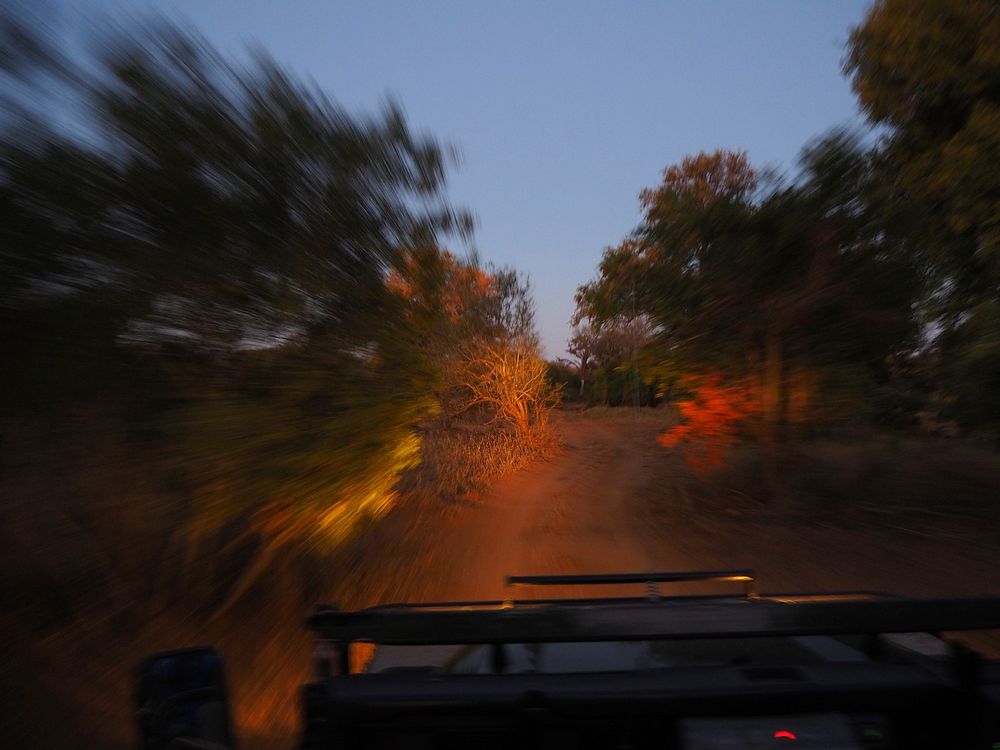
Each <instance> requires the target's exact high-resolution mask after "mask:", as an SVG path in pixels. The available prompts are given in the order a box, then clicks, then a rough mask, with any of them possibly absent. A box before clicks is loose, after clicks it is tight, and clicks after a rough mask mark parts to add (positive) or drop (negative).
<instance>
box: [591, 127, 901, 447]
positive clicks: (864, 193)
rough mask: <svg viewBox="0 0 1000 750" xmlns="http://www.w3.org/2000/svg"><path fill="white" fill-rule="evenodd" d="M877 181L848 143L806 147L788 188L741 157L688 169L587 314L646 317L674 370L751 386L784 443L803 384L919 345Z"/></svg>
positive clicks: (667, 190) (622, 252)
mask: <svg viewBox="0 0 1000 750" xmlns="http://www.w3.org/2000/svg"><path fill="white" fill-rule="evenodd" d="M873 179H874V178H873V176H872V167H871V158H870V156H869V155H868V154H866V153H865V152H864V151H863V150H862V149H861V148H860V146H859V144H858V143H857V141H856V139H854V138H853V137H851V136H849V135H847V134H843V133H834V134H832V135H830V136H828V137H827V138H825V139H823V140H821V141H819V142H817V143H816V144H814V145H813V146H811V147H810V148H808V149H807V150H806V151H805V152H804V154H803V157H802V169H801V173H800V175H799V176H798V178H797V179H796V180H795V181H794V182H793V183H791V184H782V183H781V182H779V181H777V180H775V179H768V180H767V183H768V185H767V188H766V189H763V188H761V187H760V186H759V185H760V182H761V178H759V176H758V175H757V174H756V173H755V172H754V170H753V169H752V168H751V167H750V165H749V162H748V161H747V159H746V157H745V155H743V154H739V153H732V152H725V151H718V152H715V153H714V154H701V155H699V156H697V157H691V158H688V159H685V160H684V162H683V163H682V164H680V165H678V166H674V167H671V168H669V169H667V170H666V172H665V173H664V182H663V184H662V185H661V186H660V187H659V188H657V189H655V190H647V191H644V192H643V194H642V202H643V206H644V208H645V210H646V214H645V217H644V220H643V223H642V224H641V225H640V227H639V228H638V229H637V230H636V231H635V232H634V233H633V235H632V236H631V237H630V238H628V239H627V240H625V241H624V242H623V243H622V244H621V245H619V246H618V247H616V248H612V249H609V250H608V251H607V252H606V253H605V256H604V258H603V260H602V262H601V265H600V274H599V276H598V278H597V280H595V281H594V282H592V283H590V284H588V285H586V286H584V287H582V288H581V289H580V291H579V293H578V296H577V301H578V312H579V313H580V314H583V315H588V316H590V317H592V318H594V319H595V320H596V321H598V323H600V321H603V320H609V319H613V318H614V317H615V316H620V315H626V314H631V315H634V314H635V312H636V311H638V312H640V313H644V314H646V315H648V316H649V318H650V320H651V321H652V323H653V324H655V326H656V327H657V329H658V331H659V332H660V333H659V335H658V337H657V341H658V342H659V346H660V352H661V357H660V359H661V361H663V362H664V363H667V364H669V365H670V368H675V367H676V366H677V365H678V364H679V363H680V362H683V363H684V366H685V367H686V368H687V369H688V371H703V372H712V371H715V372H724V373H727V374H729V375H730V376H732V377H742V376H743V375H745V374H753V375H754V376H755V377H756V378H758V383H759V384H760V385H759V387H760V406H761V415H762V417H763V424H764V425H765V427H766V428H767V429H766V430H765V435H766V436H767V437H768V439H769V440H774V439H777V438H779V437H780V436H781V434H782V432H783V430H784V427H785V425H786V424H787V423H788V421H789V418H790V408H789V404H790V393H791V392H792V391H793V386H794V385H796V384H797V383H798V384H802V383H803V382H804V380H805V378H803V377H800V373H802V372H803V371H812V372H821V373H825V375H826V376H827V379H828V380H830V379H831V378H832V377H833V376H834V373H837V372H841V371H843V370H844V368H845V367H847V368H850V367H852V366H854V367H859V368H861V369H864V368H866V367H868V368H872V369H876V370H877V368H878V367H879V366H880V362H881V360H882V358H883V357H884V356H885V354H886V353H887V352H889V351H891V350H892V347H894V346H900V345H902V342H904V341H905V337H906V336H907V335H908V334H909V333H910V328H911V314H910V305H911V302H912V295H913V293H914V281H915V275H914V269H913V268H912V267H911V265H910V264H909V260H908V258H907V257H906V256H905V255H904V254H901V253H900V252H898V250H897V249H896V248H895V247H894V246H892V245H891V244H890V243H888V242H887V240H886V236H885V233H884V231H883V230H882V225H881V223H880V221H879V216H878V214H877V210H876V204H875V203H874V202H873V200H872V199H870V193H872V192H873V187H872V184H873ZM824 388H825V392H824V393H821V392H820V388H819V387H818V386H814V387H812V388H811V389H810V390H811V391H812V393H811V394H809V397H808V398H810V399H812V401H813V402H814V404H813V405H814V407H815V406H816V405H818V403H819V402H820V401H821V400H822V399H821V397H823V396H825V397H826V398H828V399H829V398H830V396H831V395H832V393H833V384H832V382H828V383H826V384H825V386H824ZM800 390H801V388H800ZM800 401H801V398H800ZM813 414H814V415H815V414H816V411H815V408H814V409H813Z"/></svg>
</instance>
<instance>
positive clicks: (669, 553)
mask: <svg viewBox="0 0 1000 750" xmlns="http://www.w3.org/2000/svg"><path fill="white" fill-rule="evenodd" d="M662 426H663V417H660V418H659V419H657V418H655V415H653V414H652V413H649V412H646V413H643V414H638V415H636V414H620V415H615V416H613V417H605V418H589V417H587V416H575V415H574V416H565V417H564V418H562V419H560V420H559V429H560V431H561V434H562V439H563V442H564V446H563V449H562V450H561V451H560V453H559V454H558V455H557V456H556V457H554V458H553V459H552V460H550V461H548V462H538V463H536V464H534V465H532V466H531V467H529V468H528V469H526V470H524V471H522V472H519V473H518V474H515V475H514V476H511V477H508V478H506V479H505V480H502V481H500V482H498V483H497V484H496V485H494V487H493V488H492V489H491V491H490V492H489V493H488V494H486V495H485V496H483V497H482V498H481V499H479V500H478V501H477V502H476V503H474V504H472V505H470V506H468V507H465V508H462V509H461V510H459V511H458V512H457V513H456V514H455V516H454V518H453V519H452V522H451V523H449V524H447V525H444V526H442V527H441V528H438V529H435V530H434V531H432V532H429V533H430V534H431V536H430V538H428V539H427V540H426V541H427V542H428V543H430V544H431V545H432V546H433V547H434V548H436V549H438V550H447V553H446V554H439V555H437V556H435V558H434V559H433V560H432V561H429V563H428V564H427V565H426V566H425V567H424V569H423V570H422V572H421V575H420V577H419V581H417V582H415V583H414V584H413V585H412V586H411V587H410V589H411V590H410V591H408V592H405V593H408V594H410V598H419V599H425V600H426V599H428V598H430V599H439V600H440V599H473V598H490V599H493V598H503V597H504V596H506V595H508V594H509V593H511V592H508V591H507V590H506V588H505V586H504V581H505V578H506V576H507V575H510V574H523V573H570V572H573V573H580V572H601V571H626V570H642V571H645V570H653V569H656V568H661V569H662V568H668V569H669V568H678V567H686V566H687V561H685V560H684V559H683V558H682V557H681V556H680V555H679V554H678V553H677V552H676V550H674V549H672V548H671V547H670V546H669V545H666V544H663V543H661V542H660V541H658V538H657V536H656V534H655V533H653V532H652V531H651V529H650V527H649V525H648V524H646V523H643V520H642V517H643V514H642V513H641V512H640V511H641V509H642V499H641V498H642V494H643V493H642V490H643V487H644V486H645V484H646V483H647V482H648V476H647V472H646V466H647V465H648V463H649V462H651V461H654V460H656V458H657V456H656V453H657V451H662V449H661V448H658V446H657V445H656V443H655V441H654V439H653V438H654V436H655V434H656V433H657V431H658V430H660V429H662ZM515 593H516V595H517V596H519V597H527V596H532V595H533V594H532V592H531V591H518V592H515ZM567 593H572V592H567ZM550 595H551V594H550Z"/></svg>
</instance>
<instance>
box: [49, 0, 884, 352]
mask: <svg viewBox="0 0 1000 750" xmlns="http://www.w3.org/2000/svg"><path fill="white" fill-rule="evenodd" d="M54 2H55V5H56V7H57V8H58V9H59V10H60V15H61V16H62V18H61V19H60V20H61V21H63V22H67V23H73V24H76V23H77V22H79V21H80V20H81V19H83V18H86V19H89V20H100V19H102V18H106V17H110V18H114V19H117V20H123V17H129V16H138V17H143V16H146V15H148V14H149V13H150V12H159V13H162V14H165V15H167V16H168V17H172V18H177V19H180V20H182V21H186V22H189V23H190V24H191V25H193V26H194V27H195V28H197V29H198V30H200V31H201V32H202V33H203V34H204V35H205V36H206V37H207V38H208V39H209V40H210V41H211V42H212V43H213V44H215V45H216V46H217V47H219V48H220V49H221V50H222V51H223V52H226V53H233V54H237V55H238V54H240V53H242V51H243V50H244V49H245V47H246V46H247V45H248V44H252V43H255V42H256V43H259V44H261V45H262V46H263V47H265V48H266V49H267V50H268V51H269V52H270V53H271V54H272V55H273V56H274V57H275V59H277V60H278V62H280V63H281V64H283V65H284V66H286V67H287V68H289V69H291V70H292V71H294V72H296V73H298V74H299V75H300V76H302V77H304V78H305V77H311V78H312V79H314V80H315V81H316V82H317V83H318V84H319V85H320V86H321V87H322V88H323V89H324V90H325V91H326V92H327V93H329V94H330V95H331V96H332V97H333V98H334V99H336V100H337V101H339V102H340V103H341V104H342V105H344V106H345V107H346V108H347V109H348V110H351V111H355V112H360V111H363V110H366V111H371V110H374V109H377V108H378V107H379V105H380V103H381V102H382V101H383V100H384V99H385V98H386V97H387V96H392V97H394V98H396V99H397V100H398V101H399V102H400V103H401V104H402V105H403V107H404V109H405V110H406V112H407V113H408V115H409V119H410V123H411V125H412V126H413V127H414V128H415V129H417V130H426V131H429V132H431V133H433V134H435V135H436V136H438V137H440V138H442V139H444V140H446V141H449V142H451V143H453V144H454V145H456V146H457V147H458V148H459V150H460V152H461V154H462V164H461V165H460V167H459V168H458V169H457V171H455V172H453V174H452V177H451V179H450V181H449V185H450V188H449V194H450V196H451V198H452V200H453V202H454V203H455V204H457V205H463V206H465V207H467V208H469V209H471V210H472V211H473V212H474V213H475V215H476V216H477V218H478V229H477V232H476V238H475V243H474V244H475V246H476V248H477V249H478V251H479V252H480V254H481V256H482V257H483V258H484V259H485V260H490V261H494V262H496V263H499V264H506V265H511V266H514V267H515V268H517V269H519V270H521V271H523V272H525V273H526V274H528V275H529V277H530V279H531V281H532V284H533V286H534V293H535V299H536V302H537V305H538V323H539V328H540V331H541V334H542V341H543V344H544V345H545V349H546V354H547V356H549V357H556V356H561V355H562V354H563V352H564V347H565V342H566V338H567V336H568V333H569V325H568V320H569V317H570V315H571V314H572V312H573V293H574V291H575V289H576V287H577V286H578V285H580V284H582V283H583V282H585V281H587V280H588V279H589V278H590V277H592V276H593V275H594V273H595V271H596V267H597V263H598V261H599V259H600V256H601V251H602V250H603V249H604V247H606V246H607V245H613V244H616V243H617V242H618V241H619V240H620V239H621V238H622V237H623V236H624V235H625V234H627V233H628V232H629V230H631V229H632V228H633V227H634V226H635V225H636V223H637V221H638V218H639V211H638V201H637V199H636V196H637V194H638V192H639V191H640V190H641V189H642V188H643V187H646V186H651V185H654V184H656V183H657V182H658V181H659V177H660V174H661V172H662V170H663V168H664V167H666V166H667V165H669V164H673V163H675V162H678V161H680V160H681V159H682V158H683V157H684V156H685V155H687V154H693V153H697V152H698V151H701V150H713V149H716V148H720V147H726V148H736V149H744V150H746V151H748V152H749V155H750V158H751V160H752V162H753V163H754V164H755V165H757V166H775V167H779V168H789V169H790V168H791V167H792V165H793V164H794V161H795V158H796V156H797V154H798V152H799V150H800V149H801V148H802V146H803V145H804V144H805V143H806V142H807V141H808V140H810V139H811V138H813V137H815V136H817V135H819V134H821V133H822V132H824V131H825V130H827V129H828V128H830V127H833V126H836V125H843V124H850V123H857V122H860V118H859V115H858V113H857V109H856V106H855V102H854V97H853V96H852V94H851V91H850V87H849V85H848V82H847V81H846V80H845V79H844V78H843V76H842V75H841V73H840V61H841V59H842V57H843V54H844V50H843V47H844V42H845V40H846V38H847V34H848V29H849V27H850V26H851V25H853V24H856V23H858V22H859V21H860V20H861V18H862V16H863V15H864V12H865V10H866V8H867V7H868V5H869V2H868V1H867V0H756V1H755V2H741V1H739V0H729V1H728V2H726V1H722V0H698V1H697V2H691V1H690V0H675V1H671V2H667V1H666V0H664V1H662V2H610V1H608V2H584V1H583V0H574V1H573V2H569V1H568V0H567V1H565V2H541V1H539V0H536V1H535V2H486V0H466V1H464V2H458V1H455V2H437V1H426V2H417V1H416V0H412V1H410V2H389V1H388V0H367V1H365V0H361V1H358V2H353V1H352V2H347V1H346V0H131V2H129V1H127V0H78V1H77V2H72V1H71V0H61V1H60V0H54ZM455 249H456V250H458V251H459V252H464V249H463V248H461V247H457V248H455Z"/></svg>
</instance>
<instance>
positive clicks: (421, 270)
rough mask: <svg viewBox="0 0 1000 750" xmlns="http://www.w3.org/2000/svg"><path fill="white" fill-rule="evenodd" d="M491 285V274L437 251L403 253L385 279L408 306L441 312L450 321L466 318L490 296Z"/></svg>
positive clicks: (420, 250)
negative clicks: (482, 300) (395, 267)
mask: <svg viewBox="0 0 1000 750" xmlns="http://www.w3.org/2000/svg"><path fill="white" fill-rule="evenodd" d="M492 283H493V276H492V275H490V274H488V273H486V272H485V271H482V270H481V269H479V268H476V267H474V266H472V265H470V264H468V263H465V262H463V261H461V260H459V259H458V258H456V257H455V256H454V255H452V254H451V253H450V252H448V251H447V250H438V249H437V248H422V249H415V250H410V251H408V252H406V253H405V254H404V256H403V258H402V260H401V261H400V264H399V267H398V268H397V269H394V270H393V271H391V272H390V273H389V276H388V278H387V279H386V284H387V286H388V287H389V289H390V290H391V291H392V292H394V293H395V294H398V295H399V296H401V297H403V298H404V299H406V300H408V301H409V302H410V304H411V305H413V306H415V307H417V308H420V309H424V310H430V309H435V308H436V309H440V310H441V311H442V312H443V313H444V314H445V316H446V317H447V318H448V319H449V320H458V319H460V318H462V317H463V316H465V315H467V314H468V313H469V311H470V310H471V309H472V308H474V307H475V305H476V304H477V302H478V301H479V300H480V299H482V298H484V297H486V296H488V295H489V294H490V293H491V284H492Z"/></svg>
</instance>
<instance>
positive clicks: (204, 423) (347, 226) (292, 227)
mask: <svg viewBox="0 0 1000 750" xmlns="http://www.w3.org/2000/svg"><path fill="white" fill-rule="evenodd" d="M12 23H13V22H12ZM2 28H3V30H4V34H5V36H4V39H5V44H6V42H7V41H11V40H12V41H11V44H9V45H6V46H5V48H4V50H3V54H2V55H0V75H6V76H7V77H8V79H7V81H5V83H6V82H9V81H10V80H12V77H16V79H17V85H16V86H14V85H13V84H12V85H11V86H9V87H0V88H3V90H4V92H5V93H7V92H8V91H15V90H16V91H20V92H21V93H20V95H19V96H18V97H16V98H17V100H18V101H19V102H21V103H24V106H23V107H20V108H11V110H10V111H9V112H7V113H5V116H4V117H3V118H2V119H0V211H2V212H3V214H4V217H5V219H4V222H3V228H2V232H3V235H2V238H0V306H2V308H3V316H2V321H3V322H2V324H0V325H2V328H0V334H2V336H3V339H4V342H5V356H4V366H3V368H4V369H3V379H4V386H5V387H4V389H3V396H2V407H3V410H4V411H5V412H14V413H18V414H24V413H26V412H37V410H38V407H39V405H42V404H44V405H45V406H46V407H47V408H48V409H51V410H57V409H58V407H59V406H60V404H62V403H65V402H67V401H72V400H77V399H83V398H87V399H105V400H107V401H109V402H116V403H118V402H127V403H128V407H127V409H125V412H126V413H129V414H130V415H131V418H132V422H133V423H132V424H129V425H122V426H121V429H127V430H138V429H140V428H141V430H142V431H143V434H145V435H147V436H151V439H153V440H154V441H156V445H155V447H153V448H151V449H150V451H151V452H150V453H149V454H148V455H143V456H139V455H136V456H135V457H133V460H136V461H139V460H151V461H154V462H155V465H156V468H157V470H158V471H159V472H160V473H161V476H162V477H163V481H164V483H165V484H167V483H168V484H169V486H171V487H174V488H182V489H183V497H182V498H181V501H180V502H181V504H182V505H183V508H182V510H181V512H180V513H179V514H178V513H173V514H171V518H177V517H178V515H179V516H180V517H182V518H184V519H185V523H183V524H182V525H181V526H179V527H177V529H176V538H177V539H178V540H179V542H178V543H180V544H186V545H188V546H192V545H193V546H197V545H199V544H200V543H201V542H200V541H199V540H204V539H206V538H210V537H211V535H212V534H214V533H216V532H217V531H221V530H222V529H223V528H225V527H226V526H227V524H229V532H228V533H229V535H230V536H233V533H232V524H233V523H236V524H237V526H238V527H239V528H241V529H242V532H241V533H240V534H237V535H235V537H234V540H233V544H235V545H239V544H250V545H251V546H252V548H253V549H254V550H255V554H254V556H253V560H254V562H252V563H251V564H249V565H248V566H246V568H245V570H244V574H243V575H241V576H240V577H239V578H238V581H237V582H236V583H234V584H233V585H232V592H233V595H234V596H235V595H238V594H239V593H241V592H243V591H245V590H246V587H247V586H249V585H250V584H251V583H252V582H253V580H254V579H255V578H256V575H257V574H258V573H259V572H260V571H262V570H263V569H264V567H266V566H267V565H268V563H269V561H270V560H271V559H273V557H274V556H275V555H276V554H277V551H279V550H280V549H281V548H282V546H283V545H286V544H288V543H290V542H291V541H292V540H296V541H300V542H301V541H306V542H308V543H311V544H322V543H329V542H336V541H338V540H340V539H342V538H343V537H344V535H345V534H347V533H349V532H350V531H351V530H352V529H353V528H355V527H356V526H357V525H358V524H359V523H362V522H364V520H365V519H366V518H368V517H371V516H377V515H379V514H381V513H382V512H384V511H385V509H386V508H387V507H388V504H389V502H390V501H391V499H392V493H393V485H394V484H395V482H396V479H397V477H398V476H399V473H400V472H401V471H402V470H404V469H405V468H407V467H408V466H412V465H413V464H414V463H415V462H416V461H417V460H418V451H417V447H418V438H417V434H416V425H417V423H418V422H419V421H421V419H424V418H425V417H426V416H427V415H429V414H432V413H433V411H434V408H435V403H434V399H433V398H432V392H433V388H434V384H435V380H434V378H435V369H434V366H433V363H432V361H431V360H430V359H429V357H428V354H427V353H426V352H425V351H424V349H423V345H424V340H423V337H424V335H425V330H424V329H423V328H422V327H421V326H420V325H418V324H417V322H416V321H414V320H413V317H412V315H411V314H410V313H411V308H412V305H409V304H407V303H406V301H404V300H401V299H400V298H399V296H398V295H397V294H395V293H394V291H393V290H392V289H391V288H390V285H389V284H388V283H387V279H388V275H389V273H390V271H391V269H393V268H398V267H399V266H400V265H401V264H402V263H403V259H404V255H405V253H406V252H407V251H408V249H409V248H412V247H422V246H428V245H431V246H433V245H434V244H435V243H436V241H437V238H438V237H439V235H441V234H443V233H448V232H452V231H457V232H459V233H465V232H468V231H469V230H470V228H471V222H470V221H469V220H468V217H467V216H465V215H464V214H461V213H458V212H456V211H454V210H452V209H451V208H450V207H449V205H448V204H447V202H446V200H445V198H444V193H443V188H444V177H445V168H446V163H447V158H446V152H445V151H444V150H443V149H442V147H441V146H440V145H439V144H438V143H437V142H436V141H434V140H432V139H431V138H428V137H423V136H418V135H415V134H414V133H412V132H411V131H410V129H409V128H408V127H407V125H406V122H405V119H404V117H403V115H402V112H401V111H400V109H399V108H398V107H396V106H394V105H390V106H387V107H386V109H385V110H384V111H383V112H382V113H381V114H379V115H378V116H374V117H370V118H355V117H351V116H348V115H347V114H346V113H345V112H344V111H343V110H341V109H340V108H339V107H337V106H336V105H334V104H333V103H332V102H331V101H330V100H329V99H328V98H327V97H326V96H325V95H324V94H323V93H322V92H321V91H319V90H317V89H315V88H314V87H310V86H305V85H302V84H300V83H298V82H296V81H295V80H294V79H292V78H291V77H290V76H288V75H287V74H286V73H284V72H283V71H282V70H281V69H279V68H278V67H277V66H276V65H275V64H274V63H273V62H271V61H270V60H268V59H267V58H265V57H263V56H258V57H257V58H256V59H254V60H253V61H252V62H251V63H250V64H247V65H242V64H235V63H230V62H227V61H225V60H224V59H222V58H221V57H220V56H219V55H218V54H217V53H216V52H215V51H214V50H212V49H211V48H210V47H209V46H208V45H207V44H206V43H205V42H204V41H203V40H201V39H199V38H197V37H196V36H194V35H193V34H190V33H187V32H183V31H180V30H178V29H177V28H174V27H172V26H169V25H165V24H159V25H154V26H152V27H149V28H146V29H144V30H142V31H140V32H137V33H134V34H126V33H124V32H123V33H119V34H117V35H112V36H110V37H109V38H107V39H103V40H101V41H102V44H101V45H100V46H101V49H102V50H103V52H102V53H101V55H100V57H99V58H98V59H97V60H96V61H95V62H94V64H93V65H91V64H90V63H89V62H84V63H82V64H77V65H74V66H67V65H64V64H63V63H62V61H60V60H59V59H58V56H55V55H47V54H41V53H40V52H33V50H35V51H37V50H43V49H45V48H46V46H45V45H43V44H41V42H39V43H38V44H35V43H34V42H32V37H31V29H28V28H26V27H24V26H23V25H18V24H14V26H9V25H8V26H3V27H2ZM11 29H13V31H11ZM70 71H71V72H70ZM53 99H54V100H57V101H60V102H62V103H63V104H64V105H65V107H64V109H63V110H59V109H57V108H54V107H50V108H47V109H45V108H43V109H41V111H37V109H36V108H33V107H32V106H31V105H32V102H33V101H45V102H49V101H51V100H53ZM435 304H437V305H438V306H444V305H447V304H448V300H447V299H446V298H445V299H443V300H441V301H439V302H436V303H435ZM491 314H493V315H494V316H496V317H497V318H502V317H503V316H504V315H508V314H510V311H509V310H507V309H502V310H500V309H498V310H496V311H492V313H491ZM56 413H58V412H56ZM91 427H93V425H91ZM83 431H84V432H85V430H83ZM138 448H139V446H138V445H137V446H136V450H137V451H138ZM213 543H214V542H213ZM194 554H195V553H191V555H189V559H190V558H191V557H192V555H194ZM207 578H208V577H207Z"/></svg>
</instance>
